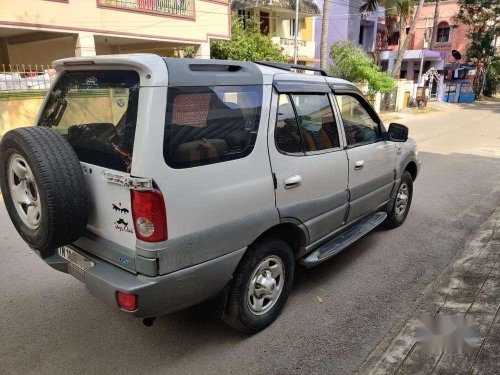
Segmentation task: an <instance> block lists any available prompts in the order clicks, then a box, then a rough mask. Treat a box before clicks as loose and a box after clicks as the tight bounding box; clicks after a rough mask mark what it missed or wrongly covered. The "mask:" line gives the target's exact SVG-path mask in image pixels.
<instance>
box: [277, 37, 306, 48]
mask: <svg viewBox="0 0 500 375" xmlns="http://www.w3.org/2000/svg"><path fill="white" fill-rule="evenodd" d="M280 44H282V45H284V46H294V45H295V38H283V37H280ZM297 45H298V46H299V47H306V46H307V42H306V41H305V40H301V39H297Z"/></svg>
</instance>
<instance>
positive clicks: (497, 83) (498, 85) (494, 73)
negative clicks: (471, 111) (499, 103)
mask: <svg viewBox="0 0 500 375" xmlns="http://www.w3.org/2000/svg"><path fill="white" fill-rule="evenodd" d="M499 89H500V56H496V57H495V58H494V59H493V61H492V62H491V64H490V65H489V66H488V69H487V70H486V86H485V87H484V95H486V96H493V95H495V94H496V93H497V91H498V90H499Z"/></svg>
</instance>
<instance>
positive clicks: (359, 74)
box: [329, 40, 395, 93]
mask: <svg viewBox="0 0 500 375" xmlns="http://www.w3.org/2000/svg"><path fill="white" fill-rule="evenodd" d="M330 58H331V59H332V62H333V65H330V66H329V69H330V72H331V73H332V75H333V76H334V77H338V78H342V79H346V80H348V81H351V82H360V81H368V89H369V90H370V91H372V92H381V93H386V92H389V91H391V90H392V89H393V88H394V85H395V81H394V79H393V78H391V77H390V76H389V75H388V74H387V73H385V72H381V71H380V68H379V67H378V66H377V65H375V63H374V62H373V61H372V59H371V58H369V57H368V56H367V55H366V52H365V51H364V50H363V49H362V48H359V47H357V46H356V45H355V44H354V43H353V42H352V41H349V40H347V41H340V42H336V43H334V44H332V46H331V49H330Z"/></svg>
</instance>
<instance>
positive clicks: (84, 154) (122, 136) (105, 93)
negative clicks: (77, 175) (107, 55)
mask: <svg viewBox="0 0 500 375" xmlns="http://www.w3.org/2000/svg"><path fill="white" fill-rule="evenodd" d="M138 97H139V75H138V74H137V73H136V72H133V71H117V70H109V71H68V72H65V73H63V75H62V76H61V77H60V78H59V80H58V81H57V83H56V85H55V86H54V87H53V89H52V91H51V92H50V94H49V99H48V100H47V104H46V105H45V108H44V109H43V112H42V116H41V117H40V121H39V123H38V125H39V126H47V127H50V128H52V129H54V130H56V131H57V132H59V133H60V134H62V135H63V136H64V137H65V138H66V139H67V140H68V141H69V143H70V144H71V146H73V149H74V150H75V152H76V154H77V155H78V158H79V159H80V160H81V161H83V162H86V163H90V164H95V165H99V166H101V167H105V168H110V169H114V170H118V171H122V172H130V167H131V163H132V151H133V145H134V137H135V126H136V120H137V101H138Z"/></svg>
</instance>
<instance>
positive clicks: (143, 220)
mask: <svg viewBox="0 0 500 375" xmlns="http://www.w3.org/2000/svg"><path fill="white" fill-rule="evenodd" d="M132 217H133V218H134V228H135V236H136V237H137V238H138V239H139V240H142V241H146V242H160V241H165V240H167V238H168V236H167V212H166V210H165V201H164V200H163V195H162V194H161V192H160V191H159V190H153V191H137V190H132Z"/></svg>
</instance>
